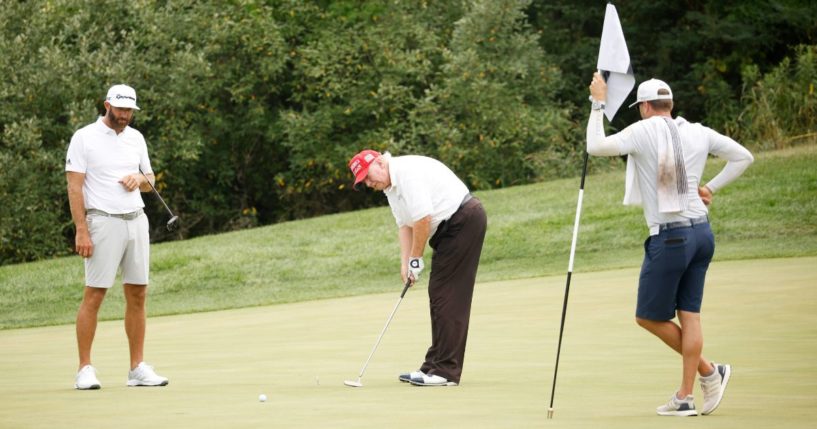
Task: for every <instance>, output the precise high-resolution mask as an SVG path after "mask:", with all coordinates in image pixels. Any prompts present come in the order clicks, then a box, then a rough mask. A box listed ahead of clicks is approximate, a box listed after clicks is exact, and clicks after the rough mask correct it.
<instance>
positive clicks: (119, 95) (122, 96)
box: [114, 94, 136, 101]
mask: <svg viewBox="0 0 817 429" xmlns="http://www.w3.org/2000/svg"><path fill="white" fill-rule="evenodd" d="M114 98H116V99H117V100H119V99H120V98H127V99H128V100H133V101H136V97H131V96H129V95H122V94H116V97H114Z"/></svg>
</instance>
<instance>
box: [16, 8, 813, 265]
mask: <svg viewBox="0 0 817 429" xmlns="http://www.w3.org/2000/svg"><path fill="white" fill-rule="evenodd" d="M816 9H817V6H815V5H814V4H813V2H806V1H796V0H789V1H780V2H771V3H770V2H760V1H750V2H725V3H724V2H716V1H697V2H680V3H679V2H670V1H665V0H662V1H654V0H653V1H646V0H632V1H628V2H622V4H620V5H618V11H619V15H620V17H621V19H622V25H623V27H624V30H625V35H626V36H627V40H628V42H629V47H630V54H631V57H632V59H633V63H634V68H635V70H636V74H637V77H638V78H639V80H643V79H645V78H647V77H651V76H656V77H661V78H663V79H665V80H667V81H668V82H670V84H671V85H672V86H673V89H674V92H675V94H676V99H677V102H676V105H677V106H678V108H679V113H681V114H683V115H685V116H687V117H688V118H689V119H691V120H696V121H704V122H706V123H707V125H711V126H714V127H716V128H717V127H723V128H724V129H725V130H727V131H729V132H730V133H732V134H733V135H735V136H736V137H737V138H739V139H740V140H741V141H744V142H747V144H750V145H756V146H757V147H764V148H772V147H781V146H785V145H787V144H794V143H798V142H800V141H804V140H806V141H807V140H808V139H809V138H812V139H813V131H814V129H815V124H814V119H813V118H814V117H815V111H814V110H815V98H814V91H813V87H814V82H815V68H816V67H817V66H816V65H815V61H817V60H816V59H815V52H814V49H815V47H814V46H815V40H814V39H815V36H817V34H815V33H816V31H815V25H814V23H813V18H812V17H813V16H815V15H817V10H816ZM603 14H604V7H603V4H602V3H599V2H596V1H592V2H591V1H589V0H579V1H571V2H541V1H531V0H461V1H450V2H436V1H429V0H370V1H365V2H362V1H358V0H333V1H328V0H306V1H301V0H266V1H265V0H231V1H225V2H197V1H193V0H180V1H173V2H167V1H156V0H135V1H131V2H114V1H108V0H86V1H76V0H32V1H28V2H12V1H9V2H3V7H2V8H0V52H2V53H3V55H0V73H2V75H3V76H4V79H3V80H2V81H0V163H2V165H3V167H4V168H2V169H0V201H2V204H0V264H5V263H13V262H20V261H29V260H35V259H40V258H46V257H51V256H54V255H63V254H67V253H69V252H70V251H71V247H72V244H73V225H72V222H71V219H70V213H69V210H68V202H67V196H66V191H65V178H64V169H63V158H64V156H65V151H66V149H67V145H68V142H69V140H70V137H71V135H72V134H73V132H74V131H75V130H77V129H79V128H80V127H82V126H83V125H85V124H87V123H90V122H92V121H94V120H95V118H96V117H97V116H98V115H99V114H100V113H101V112H102V109H103V107H102V106H103V105H102V102H103V96H104V94H105V91H106V90H107V88H108V87H109V86H110V85H112V84H115V83H128V84H129V85H131V86H133V87H134V88H136V90H137V93H138V95H139V104H140V106H141V107H142V108H143V109H142V110H141V111H139V112H138V113H137V114H136V116H135V122H134V124H133V126H134V127H135V128H137V129H139V130H140V131H141V132H142V133H143V134H144V135H145V137H146V139H147V141H148V148H149V152H150V156H151V160H152V163H153V166H154V170H155V171H156V172H157V188H158V189H159V191H160V192H161V193H162V195H163V196H164V198H165V199H166V200H167V201H168V202H169V203H170V205H171V206H172V208H173V209H174V210H175V211H176V212H177V214H178V215H179V216H180V217H181V218H182V220H183V228H182V229H181V230H180V231H178V232H176V233H175V234H173V235H170V233H168V232H167V231H165V230H164V229H163V225H164V222H163V221H162V220H163V218H164V216H165V214H164V212H163V208H162V207H161V205H160V204H158V202H157V201H156V200H155V198H154V197H153V196H152V195H149V194H145V195H144V196H143V198H144V199H145V201H146V204H147V209H148V212H149V216H150V218H151V219H152V220H153V222H152V224H153V227H152V228H153V229H152V232H151V234H152V237H153V239H154V240H156V241H161V240H167V239H179V238H188V237H195V236H199V235H203V234H210V233H216V232H220V231H228V230H234V229H240V228H248V227H253V226H258V225H264V224H269V223H273V222H279V221H283V220H288V219H296V218H302V217H307V216H315V215H319V214H325V213H333V212H338V211H346V210H352V209H356V208H360V207H366V206H371V205H375V204H382V203H383V199H382V197H380V196H378V195H375V194H373V193H367V192H362V193H360V192H354V191H352V190H351V189H350V188H349V182H350V174H349V172H348V169H347V167H346V162H347V160H348V159H349V157H350V156H351V155H352V154H354V153H355V152H357V151H359V150H360V149H363V148H372V149H377V150H388V151H391V152H392V153H394V154H396V155H400V154H407V153H418V154H425V155H430V156H434V157H437V158H439V159H440V160H442V161H443V162H445V163H446V164H448V165H449V166H451V167H452V169H453V170H454V171H455V172H456V173H458V174H459V175H460V177H462V178H463V180H465V181H466V182H467V184H468V185H469V186H470V187H471V188H472V189H486V188H493V187H504V186H512V185H516V184H522V183H530V182H534V181H538V180H544V179H548V178H553V177H564V176H568V175H573V174H575V172H576V171H577V169H578V165H579V164H580V159H581V154H582V151H583V144H584V142H583V138H584V136H583V134H584V121H585V120H586V118H585V116H586V108H587V106H586V98H587V96H586V94H587V85H586V84H587V82H588V81H589V77H590V73H592V71H593V70H594V68H595V59H596V54H597V50H598V37H599V35H600V33H601V24H602V20H603ZM634 114H635V113H634V112H632V111H623V112H622V114H620V115H619V116H618V117H617V119H616V121H615V122H614V123H613V127H614V128H619V127H621V126H623V125H625V124H626V123H629V122H630V121H632V120H634V119H636V118H635V117H634ZM809 136H812V137H809ZM594 162H595V163H596V164H594V165H597V166H602V165H604V162H610V161H594ZM613 162H615V161H613Z"/></svg>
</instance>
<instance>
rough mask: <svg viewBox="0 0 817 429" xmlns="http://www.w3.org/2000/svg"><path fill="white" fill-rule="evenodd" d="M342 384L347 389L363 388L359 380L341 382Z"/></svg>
mask: <svg viewBox="0 0 817 429" xmlns="http://www.w3.org/2000/svg"><path fill="white" fill-rule="evenodd" d="M343 384H345V385H347V386H349V387H363V383H361V382H360V380H358V381H352V380H346V381H344V382H343Z"/></svg>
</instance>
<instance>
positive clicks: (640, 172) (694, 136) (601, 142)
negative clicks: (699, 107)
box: [587, 110, 754, 235]
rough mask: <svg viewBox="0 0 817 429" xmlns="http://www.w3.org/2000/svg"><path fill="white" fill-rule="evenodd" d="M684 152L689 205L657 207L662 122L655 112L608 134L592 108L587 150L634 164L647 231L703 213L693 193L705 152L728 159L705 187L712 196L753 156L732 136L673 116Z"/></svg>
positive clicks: (696, 193)
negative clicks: (662, 210) (622, 157)
mask: <svg viewBox="0 0 817 429" xmlns="http://www.w3.org/2000/svg"><path fill="white" fill-rule="evenodd" d="M674 121H675V124H676V125H677V127H678V133H679V134H680V137H681V144H682V147H683V152H684V165H685V167H686V175H687V185H688V190H689V191H688V193H687V199H688V202H689V204H688V208H687V209H686V210H684V211H681V212H677V213H660V212H659V211H658V197H657V180H658V179H657V177H658V153H657V149H656V147H657V145H656V143H655V142H656V141H657V139H663V138H666V133H665V132H664V130H665V128H666V126H667V125H666V124H665V123H664V120H663V119H661V118H660V117H658V116H653V117H651V118H648V119H644V120H641V121H638V122H636V123H634V124H632V125H630V126H629V127H627V128H625V129H624V130H622V131H621V132H619V133H617V134H613V135H611V136H605V135H604V116H603V112H602V111H601V110H592V111H591V112H590V120H589V121H588V124H587V153H588V154H590V155H597V156H620V155H628V156H629V160H628V163H633V164H632V166H631V167H632V168H633V169H634V170H633V171H634V172H635V180H636V181H637V185H638V187H639V189H640V192H641V199H642V205H643V207H644V218H645V220H646V221H647V226H648V227H649V229H650V235H655V234H658V227H659V225H661V224H663V223H668V222H676V221H679V220H683V219H694V218H697V217H700V216H703V215H705V214H707V213H708V210H707V208H706V205H705V204H704V203H703V201H702V200H701V198H700V196H699V195H698V187H699V184H700V181H701V176H702V175H703V172H704V167H705V166H706V158H707V155H708V154H710V153H711V154H713V155H715V156H717V157H719V158H724V159H726V161H727V163H726V165H725V166H724V168H723V170H721V171H720V173H718V174H717V175H716V176H715V177H714V178H712V180H710V181H709V182H708V183H707V184H706V186H707V187H708V188H709V189H710V190H711V191H712V193H713V194H714V193H715V192H717V191H718V190H720V189H722V188H723V187H724V186H726V185H727V184H729V183H730V182H732V181H733V180H735V179H737V178H738V177H739V176H740V175H741V174H743V172H744V171H745V170H746V168H747V167H749V165H750V164H751V163H752V162H753V161H754V158H753V157H752V154H751V153H750V152H749V151H748V150H746V148H744V147H743V146H741V145H740V144H739V143H738V142H736V141H734V140H732V139H731V138H729V137H727V136H724V135H723V134H720V133H718V132H717V131H715V130H713V129H711V128H708V127H705V126H703V125H701V124H698V123H690V122H687V121H686V120H685V119H684V118H682V117H677V118H675V120H674Z"/></svg>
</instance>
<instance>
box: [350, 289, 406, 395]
mask: <svg viewBox="0 0 817 429" xmlns="http://www.w3.org/2000/svg"><path fill="white" fill-rule="evenodd" d="M409 286H411V278H409V279H406V286H405V287H404V288H403V292H402V293H401V294H400V298H399V299H398V300H397V304H395V305H394V310H392V311H391V314H390V315H389V319H388V320H386V326H383V330H382V331H380V335H379V336H378V337H377V342H376V343H374V347H372V352H371V353H369V358H368V359H366V363H364V364H363V368H361V369H360V374H358V376H357V381H353V380H346V381H344V382H343V384H345V385H347V386H349V387H363V383H361V382H360V379H361V378H363V373H364V372H366V367H367V366H369V361H370V360H372V356H374V351H375V350H377V346H378V345H380V340H382V339H383V334H385V333H386V329H387V328H388V327H389V324H390V323H391V319H393V318H394V313H396V312H397V307H400V303H401V302H403V297H404V296H405V295H406V291H407V290H408V288H409Z"/></svg>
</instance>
